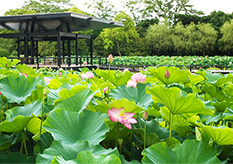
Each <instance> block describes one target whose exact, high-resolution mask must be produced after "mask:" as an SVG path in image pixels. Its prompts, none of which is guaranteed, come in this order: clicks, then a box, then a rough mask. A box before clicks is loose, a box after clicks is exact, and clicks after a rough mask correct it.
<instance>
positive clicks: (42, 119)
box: [40, 97, 45, 136]
mask: <svg viewBox="0 0 233 164" xmlns="http://www.w3.org/2000/svg"><path fill="white" fill-rule="evenodd" d="M44 101H45V98H44V97H43V103H42V113H41V122H40V136H41V134H42V124H43V121H44Z"/></svg>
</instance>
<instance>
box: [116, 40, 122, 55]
mask: <svg viewBox="0 0 233 164" xmlns="http://www.w3.org/2000/svg"><path fill="white" fill-rule="evenodd" d="M116 44H117V52H118V54H119V56H121V52H120V45H119V42H116Z"/></svg>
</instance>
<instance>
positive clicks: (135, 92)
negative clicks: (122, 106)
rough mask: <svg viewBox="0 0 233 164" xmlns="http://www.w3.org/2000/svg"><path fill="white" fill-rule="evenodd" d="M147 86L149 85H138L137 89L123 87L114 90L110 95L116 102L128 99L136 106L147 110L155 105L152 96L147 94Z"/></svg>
mask: <svg viewBox="0 0 233 164" xmlns="http://www.w3.org/2000/svg"><path fill="white" fill-rule="evenodd" d="M147 86H148V85H147V84H141V83H139V84H137V88H134V87H126V86H125V85H121V86H120V87H117V88H116V89H113V90H112V91H111V93H110V94H109V95H110V96H111V97H113V98H114V99H116V100H120V99H122V98H126V99H128V100H130V101H133V102H135V104H136V105H138V106H140V107H142V108H144V109H147V108H148V107H149V106H150V105H151V104H152V103H153V100H152V99H151V96H150V95H149V94H147V93H146V90H145V88H146V87H147Z"/></svg>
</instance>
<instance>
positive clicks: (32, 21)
mask: <svg viewBox="0 0 233 164" xmlns="http://www.w3.org/2000/svg"><path fill="white" fill-rule="evenodd" d="M122 26H124V24H123V23H120V22H113V21H108V20H105V19H100V18H96V17H92V16H87V15H82V14H77V13H72V12H65V13H49V14H32V15H15V16H0V29H9V30H15V31H22V32H28V33H36V32H38V33H41V32H57V31H61V32H73V31H85V30H96V29H103V28H113V27H122Z"/></svg>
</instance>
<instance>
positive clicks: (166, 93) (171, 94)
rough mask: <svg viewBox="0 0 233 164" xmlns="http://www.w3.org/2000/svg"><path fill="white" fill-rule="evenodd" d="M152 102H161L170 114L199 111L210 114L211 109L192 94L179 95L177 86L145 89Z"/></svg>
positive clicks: (179, 91)
mask: <svg viewBox="0 0 233 164" xmlns="http://www.w3.org/2000/svg"><path fill="white" fill-rule="evenodd" d="M147 93H149V94H150V95H151V97H152V99H153V101H154V103H162V104H163V105H164V106H166V107H167V108H168V109H169V111H170V112H171V113H172V114H184V113H200V114H205V115H212V113H213V111H212V109H206V108H205V105H204V103H203V102H202V101H201V100H199V99H197V98H196V97H195V95H194V94H188V95H187V96H186V97H183V96H182V95H181V90H180V89H179V88H176V87H173V88H170V89H167V88H165V87H163V86H155V87H153V88H151V89H148V90H147Z"/></svg>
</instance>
